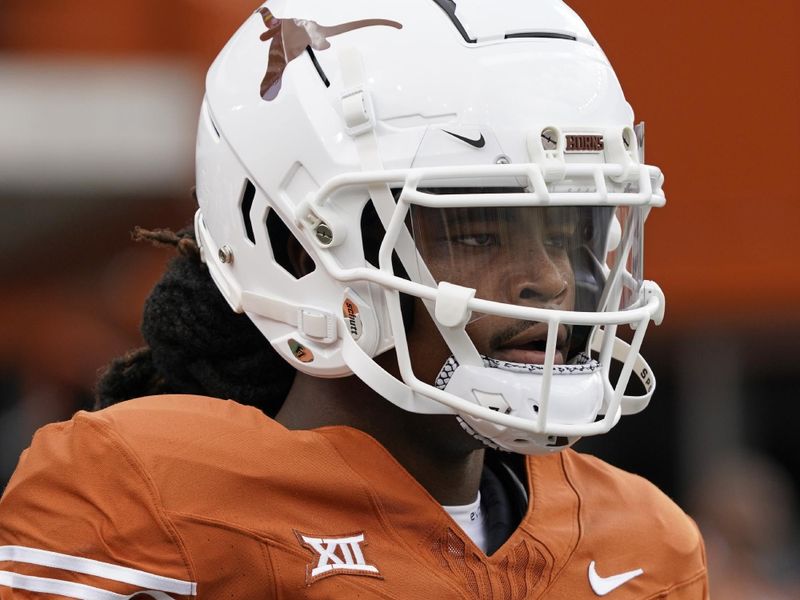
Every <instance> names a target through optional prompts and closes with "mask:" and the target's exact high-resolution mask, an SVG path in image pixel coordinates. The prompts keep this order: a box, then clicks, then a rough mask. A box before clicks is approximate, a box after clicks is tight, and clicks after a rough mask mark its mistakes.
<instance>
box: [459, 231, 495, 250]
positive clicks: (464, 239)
mask: <svg viewBox="0 0 800 600" xmlns="http://www.w3.org/2000/svg"><path fill="white" fill-rule="evenodd" d="M453 241H454V242H455V243H456V244H461V245H463V246H471V247H473V248H487V247H489V246H496V245H497V236H496V235H494V234H493V233H473V234H467V235H457V236H455V237H454V238H453Z"/></svg>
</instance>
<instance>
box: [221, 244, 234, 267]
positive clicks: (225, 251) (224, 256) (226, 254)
mask: <svg viewBox="0 0 800 600" xmlns="http://www.w3.org/2000/svg"><path fill="white" fill-rule="evenodd" d="M219 261H220V262H221V263H223V264H226V265H228V264H230V263H232V262H233V250H231V247H230V246H227V245H226V246H223V247H222V248H220V249H219Z"/></svg>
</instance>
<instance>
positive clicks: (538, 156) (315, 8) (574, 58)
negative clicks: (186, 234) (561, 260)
mask: <svg viewBox="0 0 800 600" xmlns="http://www.w3.org/2000/svg"><path fill="white" fill-rule="evenodd" d="M635 142H636V137H635V135H634V127H633V111H632V109H631V107H630V106H629V105H628V103H627V102H626V101H625V98H624V95H623V93H622V90H621V88H620V85H619V83H618V81H617V78H616V76H615V74H614V71H613V69H612V68H611V65H610V64H609V62H608V60H607V59H606V57H605V55H604V54H603V52H602V50H601V49H600V48H599V46H598V45H597V43H596V42H595V40H594V38H593V37H592V36H591V34H590V33H589V31H588V29H587V28H586V26H585V24H584V23H583V22H582V21H581V20H580V18H579V17H578V16H577V15H576V14H575V13H574V12H573V11H572V10H571V9H570V8H569V7H567V6H566V5H565V4H564V3H563V2H561V1H558V0H540V1H537V2H529V1H525V0H501V1H497V2H492V3H488V2H478V1H477V0H468V1H459V2H452V1H450V0H406V1H404V2H390V1H388V0H370V1H363V0H341V1H339V2H335V3H334V2H312V1H309V0H270V2H267V3H265V4H264V5H263V6H262V7H261V8H260V9H259V10H258V11H256V12H255V13H254V14H253V15H252V16H251V17H250V18H249V19H248V20H247V21H246V22H245V23H244V25H243V26H242V27H241V28H240V30H239V31H238V32H237V33H236V34H235V35H234V37H233V38H232V39H231V41H230V42H229V43H228V44H227V46H226V47H225V48H224V49H223V51H222V53H221V54H220V55H219V57H218V58H217V60H216V61H215V63H214V64H213V66H212V67H211V70H210V71H209V74H208V79H207V85H206V98H205V100H204V103H203V107H202V111H201V116H200V123H199V128H198V141H197V195H198V200H199V205H200V210H199V211H198V214H197V217H196V233H197V236H198V240H199V242H200V245H201V249H202V251H203V256H204V260H206V262H207V263H208V266H209V270H210V272H211V275H212V277H213V279H214V281H215V282H216V283H217V286H218V287H219V288H220V290H221V292H222V293H223V295H224V296H225V298H226V299H227V300H228V302H229V303H230V305H231V306H232V308H233V309H234V310H237V311H240V312H246V313H247V314H248V316H249V317H250V318H251V319H252V320H253V322H254V323H255V324H256V326H257V327H258V328H259V329H260V330H261V331H262V333H263V334H264V335H265V337H266V338H267V339H268V340H269V341H270V343H271V344H272V345H273V347H274V348H275V349H276V350H277V352H278V353H279V354H281V355H282V356H283V357H284V358H285V359H286V360H287V361H288V362H289V363H291V364H292V365H293V366H294V367H295V368H297V369H299V370H301V371H303V372H305V373H309V374H312V375H316V376H321V377H340V376H346V375H350V374H352V373H355V374H356V375H358V376H359V377H360V378H361V379H363V380H364V381H365V382H366V383H367V384H368V385H370V386H371V387H373V388H374V389H375V390H376V391H377V392H379V393H380V394H381V395H383V396H384V397H386V398H387V399H388V400H390V401H392V402H394V403H395V404H398V405H399V406H401V407H403V408H405V409H407V410H412V411H416V412H423V413H452V414H458V415H461V416H462V417H464V418H465V419H467V420H470V419H472V420H473V421H474V420H477V421H474V422H487V423H491V424H492V427H491V428H489V429H486V430H485V431H486V432H487V433H488V434H489V435H486V434H484V433H481V435H483V437H486V438H488V439H490V440H494V442H495V443H496V445H498V446H499V447H502V448H504V449H507V450H513V451H518V452H527V453H535V452H547V451H552V449H553V448H552V446H551V445H549V444H548V443H547V440H548V439H551V438H552V436H559V437H560V436H568V437H569V440H570V442H569V443H572V441H574V440H575V439H577V437H579V436H580V435H590V434H594V433H601V432H603V431H607V430H608V429H610V427H612V426H613V425H614V424H615V423H616V422H617V420H618V419H619V416H620V415H621V414H624V413H627V412H636V411H638V410H641V409H642V408H644V406H645V405H646V404H647V401H648V400H649V397H650V395H651V394H652V389H653V388H654V380H652V374H651V373H650V371H649V368H647V367H646V363H644V362H643V360H642V359H641V357H640V356H639V355H638V350H639V347H640V345H641V339H642V336H643V334H644V330H645V328H646V325H647V323H648V322H649V321H650V320H656V321H659V320H660V318H661V316H662V314H663V295H662V294H661V293H660V290H658V287H657V286H656V285H655V284H654V283H652V282H646V281H642V280H641V278H640V274H637V273H631V272H629V270H630V269H629V263H630V262H631V261H630V260H627V261H622V260H619V259H618V258H617V263H616V264H612V263H610V262H609V261H608V256H610V255H612V254H613V253H614V252H616V253H617V254H618V255H619V254H620V252H622V253H623V254H624V253H626V252H628V251H629V246H631V245H632V239H633V237H635V236H634V235H633V234H628V233H627V232H628V231H633V229H634V227H633V225H631V224H624V225H625V227H624V229H625V231H624V232H623V233H622V234H620V238H619V239H616V240H613V239H612V238H614V235H613V233H614V232H616V231H617V229H619V226H618V225H619V223H620V221H619V219H620V218H621V217H620V216H619V214H617V215H616V216H615V217H614V218H612V219H611V221H610V223H609V224H607V225H608V226H607V229H608V230H609V231H611V232H612V234H611V235H608V236H607V237H608V239H609V240H612V241H611V242H605V243H604V248H603V252H599V253H598V255H597V256H596V258H595V262H596V268H597V269H598V270H599V271H602V272H603V274H604V275H605V276H606V277H607V285H606V288H607V289H606V290H604V294H603V301H602V306H598V307H596V309H595V310H592V311H590V312H577V311H558V310H549V309H546V308H536V307H530V306H524V307H523V306H514V305H510V304H501V303H498V302H496V301H492V300H491V299H488V300H487V299H482V298H479V297H476V296H475V289H474V287H473V288H472V289H470V288H469V286H467V287H465V286H463V285H451V284H450V282H446V281H435V280H434V278H433V277H432V276H431V273H430V272H429V271H428V269H427V267H426V266H425V263H424V261H423V260H421V257H420V255H419V253H418V251H417V249H416V248H415V246H414V240H413V236H412V235H411V234H410V233H409V231H408V230H407V229H406V227H405V226H404V219H405V217H406V215H407V213H408V211H409V210H410V206H411V205H415V204H425V205H426V206H438V205H439V204H437V202H439V200H437V199H436V198H435V197H431V195H430V194H427V193H425V191H424V189H423V188H424V187H425V185H424V184H425V182H428V181H431V180H436V181H438V182H439V183H440V184H441V183H443V182H444V183H449V184H453V183H454V182H455V185H456V186H458V185H459V182H460V183H461V185H464V183H463V182H465V181H475V180H476V179H479V180H480V181H481V182H482V185H485V186H486V187H492V186H497V185H507V184H508V182H512V183H513V184H514V185H516V186H517V187H520V188H521V189H524V190H525V191H524V193H520V194H519V195H518V196H513V198H511V201H510V202H511V204H513V205H514V206H573V205H575V206H589V205H592V206H603V207H625V208H626V209H627V210H629V212H630V211H634V212H635V211H638V212H637V214H639V215H640V217H637V218H638V220H635V219H632V220H631V223H633V222H634V221H635V225H636V227H639V226H641V224H643V221H644V218H645V217H646V215H647V211H649V208H650V207H653V206H661V205H663V204H664V196H663V193H662V192H661V185H662V182H663V177H662V176H661V173H660V171H659V170H658V169H657V168H655V167H650V166H646V165H644V164H642V163H641V156H642V152H641V148H640V147H639V146H638V145H637V144H636V143H635ZM587 182H588V183H587ZM369 200H371V201H372V202H373V204H374V206H375V209H376V212H377V214H378V216H379V218H380V220H381V222H382V224H383V227H384V228H385V229H386V231H387V236H386V239H385V240H384V242H383V245H382V247H381V252H380V261H379V264H370V263H369V262H368V261H367V259H366V258H365V253H364V242H363V237H364V232H362V230H361V223H362V212H363V210H364V206H365V204H366V203H367V202H368V201H369ZM506 200H507V199H506ZM449 202H450V205H453V206H454V205H455V204H457V203H458V202H462V203H465V205H470V204H474V203H475V202H478V203H479V204H481V203H482V204H481V205H486V206H488V205H492V206H495V205H499V203H502V202H503V199H500V198H492V197H489V196H485V197H481V198H477V196H476V195H475V194H460V195H456V196H452V197H450V198H449ZM609 214H610V213H609ZM625 214H628V213H625ZM268 221H269V222H273V223H275V222H279V223H282V225H281V226H280V227H282V228H285V230H286V232H287V235H288V236H289V237H293V238H294V239H296V240H297V242H298V243H299V245H300V246H302V248H303V249H304V250H305V252H307V253H308V255H309V256H310V257H311V259H312V260H313V262H314V265H315V268H314V269H313V270H312V271H310V272H308V273H302V274H297V275H302V276H297V275H295V274H292V273H291V272H290V269H287V265H286V261H285V257H283V258H282V256H281V253H282V252H284V251H285V249H283V250H282V249H281V248H280V247H279V246H280V244H281V242H276V240H275V239H274V236H273V237H271V235H272V234H271V231H273V232H274V229H273V230H271V229H270V227H268V225H267V224H268ZM283 242H285V240H283ZM392 251H395V252H397V253H398V255H399V257H400V260H401V261H402V263H403V266H404V267H405V269H406V271H407V272H408V277H407V278H401V277H398V276H397V274H396V273H394V271H393V268H392V264H391V252H392ZM626 256H627V255H626ZM634 262H635V261H634ZM623 263H624V264H623ZM637 277H638V279H637ZM628 280H636V281H638V284H637V285H636V286H635V289H634V294H633V295H634V296H635V298H634V299H633V300H631V301H629V302H621V301H620V296H621V292H620V289H621V288H624V287H625V285H627V283H626V282H627V281H628ZM470 292H471V294H470ZM400 293H404V294H410V295H412V296H416V297H418V298H420V299H422V300H423V301H424V302H425V303H426V306H427V307H428V308H429V310H430V312H431V315H432V317H434V318H435V319H436V323H437V326H438V327H439V330H440V332H441V333H442V336H443V339H444V340H445V341H446V343H447V344H448V346H449V347H450V349H451V351H452V353H453V355H454V356H455V358H456V359H457V360H458V362H459V363H460V364H461V365H463V366H469V367H470V368H471V369H473V370H475V372H474V373H473V374H472V375H471V377H478V379H480V372H481V371H480V370H481V369H483V368H484V365H483V361H482V359H481V357H480V356H479V355H478V352H477V350H476V349H475V347H474V346H473V345H472V344H471V343H470V342H469V337H468V335H467V334H466V332H465V328H466V327H467V323H468V321H469V316H470V315H471V314H472V312H473V311H479V312H481V313H482V314H502V315H503V316H505V317H513V318H519V319H525V320H530V321H536V322H545V323H548V324H549V327H550V328H551V330H555V329H557V328H558V327H559V326H561V325H563V324H569V325H571V326H575V325H577V326H585V327H592V328H594V329H593V332H594V333H593V334H592V336H591V341H590V343H591V345H592V347H593V348H594V349H596V350H597V351H598V352H599V363H600V365H601V369H600V370H599V371H598V373H602V375H597V376H596V377H595V378H594V379H597V380H598V382H599V383H597V384H596V385H595V387H594V388H593V391H592V392H591V394H590V396H591V398H592V399H591V400H590V403H592V404H596V405H597V408H596V410H588V411H587V410H583V409H582V410H579V411H578V412H577V413H570V415H572V416H570V417H569V418H568V419H566V421H565V420H564V419H562V418H561V417H562V416H563V415H564V414H565V413H564V411H563V410H561V409H560V408H559V406H560V404H561V402H563V401H562V400H558V398H560V397H562V396H564V395H566V396H569V395H570V394H569V393H561V392H557V393H555V394H551V393H550V390H551V388H552V389H557V388H559V385H558V384H556V385H555V386H554V385H553V380H554V379H557V378H558V374H557V373H556V374H554V373H553V356H554V353H555V349H554V347H553V348H550V347H548V351H547V352H546V358H545V360H544V364H543V370H542V374H541V376H542V380H541V381H540V382H539V383H538V384H537V385H538V386H539V388H540V389H541V394H539V396H540V397H539V400H538V402H539V406H540V410H538V414H535V415H534V414H531V415H524V414H521V413H519V414H517V413H515V414H502V413H500V412H498V411H493V410H492V409H491V408H487V407H486V406H482V405H481V404H480V403H479V402H476V401H475V399H474V397H471V396H470V395H469V394H467V393H463V394H454V393H452V391H447V390H442V389H438V388H436V387H435V386H433V385H432V382H422V381H420V380H419V379H418V378H417V377H416V376H415V375H414V373H413V370H412V369H411V366H410V361H409V360H408V347H407V344H406V338H405V331H404V321H403V315H402V311H401V310H400V305H399V294H400ZM623 324H629V325H631V326H632V327H635V328H637V331H636V335H635V336H634V340H633V343H632V347H630V348H628V347H627V346H626V345H624V344H623V343H622V342H619V341H618V340H616V339H615V333H616V327H617V326H618V325H623ZM549 338H552V340H551V341H553V344H554V343H555V342H554V340H555V334H554V335H552V336H549ZM553 344H550V345H551V346H553ZM392 347H395V348H396V349H397V351H398V362H399V364H400V369H401V375H402V376H401V379H396V378H394V377H392V376H390V375H389V374H388V373H386V372H385V371H383V370H382V369H381V368H380V367H378V366H377V364H376V363H375V361H374V360H372V359H373V357H375V356H377V355H378V354H380V353H382V352H384V351H386V350H388V349H390V348H392ZM612 357H614V358H618V359H622V360H623V362H624V365H625V366H624V368H623V372H622V375H621V376H620V377H619V379H618V381H617V383H616V385H611V383H610V381H609V374H608V368H607V366H606V365H607V364H608V363H609V362H610V361H611V359H612ZM634 369H638V370H636V371H634ZM642 370H645V371H646V373H645V376H644V377H642V373H641V371H642ZM632 373H634V374H635V375H638V376H639V377H640V379H649V382H648V386H647V392H646V394H645V395H644V396H642V397H639V398H630V397H627V396H625V395H624V391H625V386H626V385H627V382H628V379H629V377H630V375H631V374H632ZM578 387H580V386H578ZM559 389H560V388H559ZM564 389H566V388H564ZM575 393H580V392H575ZM554 403H555V404H554ZM568 412H569V411H568ZM598 414H600V415H604V416H603V417H602V418H599V417H598ZM542 415H544V417H542ZM576 415H580V416H579V417H578V416H576ZM567 421H570V422H567ZM473 429H475V428H474V427H473ZM506 439H511V440H518V441H517V442H514V443H513V444H511V443H506V442H505V441H503V440H506ZM526 439H528V440H529V441H530V443H522V441H524V440H526ZM542 439H544V440H545V443H540V441H539V440H542ZM531 440H532V441H531Z"/></svg>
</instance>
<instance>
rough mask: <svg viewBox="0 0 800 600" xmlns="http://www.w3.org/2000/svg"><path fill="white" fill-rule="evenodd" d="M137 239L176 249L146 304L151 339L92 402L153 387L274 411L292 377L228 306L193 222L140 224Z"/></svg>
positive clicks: (145, 327)
mask: <svg viewBox="0 0 800 600" xmlns="http://www.w3.org/2000/svg"><path fill="white" fill-rule="evenodd" d="M133 239H134V240H136V241H142V240H145V241H149V242H151V243H153V244H156V245H160V246H170V247H173V248H175V249H176V250H177V251H178V256H176V257H175V258H173V259H172V260H171V261H170V263H169V265H168V266H167V269H166V272H165V273H164V275H163V277H162V278H161V280H160V281H159V282H158V284H157V285H156V286H155V288H154V289H153V291H152V292H151V293H150V296H149V297H148V298H147V301H146V302H145V306H144V315H143V318H142V334H143V336H144V339H145V342H146V343H147V346H145V347H143V348H139V349H137V350H133V351H131V352H129V353H128V354H126V355H125V356H122V357H120V358H117V359H115V360H113V361H112V362H111V364H110V365H109V366H108V367H107V368H106V369H105V370H104V371H103V372H102V374H101V376H100V379H99V381H98V383H97V387H96V397H95V409H101V408H104V407H106V406H110V405H112V404H116V403H117V402H121V401H123V400H129V399H131V398H137V397H140V396H148V395H155V394H167V393H182V394H202V395H207V396H215V397H218V398H230V399H233V400H236V401H238V402H241V403H243V404H250V405H252V406H255V407H257V408H259V409H261V410H262V411H264V412H265V413H267V414H269V415H271V416H272V415H274V414H275V413H276V412H277V411H278V409H279V408H280V405H281V403H282V402H283V399H284V398H285V397H286V394H287V393H288V391H289V388H290V387H291V385H292V381H293V380H294V375H295V370H294V369H293V368H291V367H290V366H289V365H288V364H286V363H285V362H284V361H283V359H281V358H280V357H279V356H278V355H277V354H276V353H275V351H274V350H273V349H272V347H271V346H270V345H269V342H267V340H266V339H265V338H264V336H263V335H262V334H261V333H260V332H259V331H258V329H257V328H256V327H255V325H253V323H252V322H251V321H250V319H248V318H247V316H246V315H241V314H236V313H234V312H233V311H231V309H230V307H229V306H228V304H227V303H226V302H225V299H224V298H223V297H222V295H221V294H220V293H219V291H218V290H217V288H216V286H215V285H214V282H213V281H212V280H211V277H210V275H209V274H208V269H207V268H206V266H205V265H204V264H203V263H202V262H201V260H200V250H199V248H198V246H197V241H196V240H195V236H194V230H193V229H192V228H191V227H187V228H185V229H183V230H181V231H178V232H177V233H175V232H172V231H170V230H167V229H156V230H153V231H149V230H146V229H141V228H138V227H137V228H136V229H135V230H134V232H133Z"/></svg>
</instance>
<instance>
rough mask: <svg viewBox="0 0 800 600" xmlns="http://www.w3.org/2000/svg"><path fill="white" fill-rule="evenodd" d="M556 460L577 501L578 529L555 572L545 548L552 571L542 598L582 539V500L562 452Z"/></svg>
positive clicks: (564, 568) (563, 569)
mask: <svg viewBox="0 0 800 600" xmlns="http://www.w3.org/2000/svg"><path fill="white" fill-rule="evenodd" d="M558 458H559V462H560V463H561V471H562V473H563V474H564V479H565V480H566V482H567V485H569V487H570V489H571V490H572V492H573V493H574V494H575V498H576V499H577V507H576V509H575V517H576V519H575V521H576V522H577V524H578V528H577V535H576V537H575V541H574V543H573V544H572V548H571V549H570V550H569V552H568V553H567V555H566V557H565V560H564V562H563V564H562V565H561V567H559V568H558V570H556V564H555V561H556V557H555V555H554V554H553V552H552V551H550V548H549V547H547V546H545V547H546V548H547V549H548V551H550V554H551V556H553V571H552V575H551V578H550V581H549V582H548V584H547V586H546V587H545V588H544V590H543V591H542V596H545V595H546V594H547V592H548V590H550V589H551V588H552V587H553V586H554V585H555V584H556V582H558V580H559V578H560V577H561V576H562V575H563V573H564V572H565V571H566V567H567V565H569V563H570V561H571V560H572V557H573V555H574V554H575V551H576V550H577V549H578V546H579V545H580V542H581V539H583V523H582V521H581V518H582V514H583V513H582V509H583V498H582V497H581V495H580V493H578V489H577V488H576V487H575V484H574V482H573V481H572V479H571V478H570V476H569V469H567V465H566V462H565V460H564V452H561V453H560V455H559V457H558Z"/></svg>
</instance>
